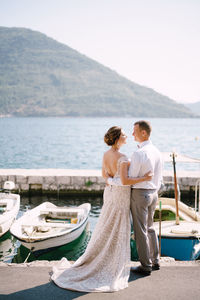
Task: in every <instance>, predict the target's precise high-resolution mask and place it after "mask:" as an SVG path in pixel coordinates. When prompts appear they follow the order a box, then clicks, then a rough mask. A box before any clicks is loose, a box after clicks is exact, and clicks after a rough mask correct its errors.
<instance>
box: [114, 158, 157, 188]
mask: <svg viewBox="0 0 200 300" xmlns="http://www.w3.org/2000/svg"><path fill="white" fill-rule="evenodd" d="M128 168H129V165H128V163H127V162H122V163H121V165H120V179H121V182H122V184H123V185H133V184H136V183H139V182H143V181H149V180H151V179H152V172H148V173H147V174H145V175H144V176H143V177H137V178H133V177H128Z"/></svg>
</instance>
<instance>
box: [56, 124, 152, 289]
mask: <svg viewBox="0 0 200 300" xmlns="http://www.w3.org/2000/svg"><path fill="white" fill-rule="evenodd" d="M126 138H127V136H126V135H125V133H124V132H123V131H122V129H121V128H120V127H117V126H114V127H112V128H110V129H109V130H108V132H107V133H106V134H105V136H104V141H105V142H106V143H107V145H109V146H111V147H110V149H109V150H108V151H107V152H105V153H104V156H103V164H102V175H103V177H104V178H105V180H106V179H107V177H108V176H112V177H119V178H120V176H121V179H122V180H123V182H124V183H125V184H129V185H131V184H134V183H137V182H141V181H145V180H150V179H151V176H149V175H148V174H146V175H145V176H144V177H142V178H128V166H129V162H128V159H127V157H126V156H125V155H123V154H122V153H120V152H119V149H120V147H121V146H122V145H123V144H125V143H126ZM130 192H131V190H130V186H122V185H121V186H108V185H107V186H106V187H105V190H104V195H103V207H102V210H101V214H100V216H99V219H98V223H97V225H96V227H95V229H94V231H93V234H92V237H91V239H90V242H89V244H88V246H87V249H86V251H85V253H84V254H83V255H82V256H81V257H79V259H78V260H77V261H76V262H75V263H74V264H70V263H69V261H68V260H67V259H66V258H62V260H61V261H60V262H58V263H57V264H56V265H55V266H54V267H53V275H52V277H51V278H52V280H53V281H54V282H55V284H56V285H58V286H59V287H61V288H64V289H69V290H76V291H82V292H114V291H118V290H121V289H124V288H126V287H128V278H129V273H130Z"/></svg>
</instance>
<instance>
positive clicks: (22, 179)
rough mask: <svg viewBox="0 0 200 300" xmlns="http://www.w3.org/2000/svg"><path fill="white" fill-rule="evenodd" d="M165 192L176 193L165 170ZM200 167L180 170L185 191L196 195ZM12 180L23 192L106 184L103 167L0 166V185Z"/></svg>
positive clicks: (97, 189)
mask: <svg viewBox="0 0 200 300" xmlns="http://www.w3.org/2000/svg"><path fill="white" fill-rule="evenodd" d="M163 179H164V183H165V195H166V194H170V193H174V187H173V184H172V182H173V174H172V172H171V171H164V174H163ZM198 179H200V171H194V172H191V171H179V172H177V180H178V183H179V186H180V190H181V194H182V195H183V194H186V195H191V196H192V195H193V194H194V190H195V184H196V182H197V180H198ZM7 180H11V181H13V182H14V183H15V186H16V188H15V192H18V193H20V194H31V195H34V194H38V193H41V194H55V193H58V192H59V193H63V194H65V193H79V194H86V193H90V194H91V193H93V194H102V192H103V189H104V187H105V182H104V179H103V178H102V176H101V171H100V170H69V169H0V187H1V188H2V187H3V183H4V182H5V181H7Z"/></svg>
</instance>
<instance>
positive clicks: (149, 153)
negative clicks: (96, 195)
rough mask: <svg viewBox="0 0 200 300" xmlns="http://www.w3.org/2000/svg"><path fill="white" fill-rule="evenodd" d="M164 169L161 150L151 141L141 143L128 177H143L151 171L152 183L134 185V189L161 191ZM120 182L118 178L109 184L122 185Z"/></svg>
mask: <svg viewBox="0 0 200 300" xmlns="http://www.w3.org/2000/svg"><path fill="white" fill-rule="evenodd" d="M162 169H163V163H162V158H161V153H160V152H159V150H158V149H157V148H156V147H155V146H154V145H153V144H152V142H151V141H150V140H147V141H145V142H142V143H140V144H139V145H138V150H137V151H135V152H134V153H133V155H132V157H131V164H130V167H129V174H128V176H129V177H132V178H136V177H143V176H144V175H145V174H146V173H148V172H149V171H151V172H152V173H153V177H152V179H151V180H150V181H143V182H139V183H136V184H134V185H132V188H137V189H156V190H159V188H160V186H161V182H162ZM120 182H121V181H120V180H119V179H118V178H109V179H108V184H110V185H121V183H120Z"/></svg>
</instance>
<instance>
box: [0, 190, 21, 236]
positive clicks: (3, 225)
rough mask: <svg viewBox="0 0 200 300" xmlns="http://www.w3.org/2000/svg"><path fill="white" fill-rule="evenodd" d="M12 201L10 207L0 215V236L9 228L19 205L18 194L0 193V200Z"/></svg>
mask: <svg viewBox="0 0 200 300" xmlns="http://www.w3.org/2000/svg"><path fill="white" fill-rule="evenodd" d="M5 201H10V202H11V201H12V202H13V203H12V207H11V208H10V209H9V210H8V211H7V212H6V213H4V214H3V215H1V216H0V237H1V236H2V235H4V234H5V233H6V232H8V230H9V229H10V227H11V225H12V224H13V222H14V221H15V219H16V217H17V214H18V212H19V207H20V196H19V195H16V194H6V193H0V202H5Z"/></svg>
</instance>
